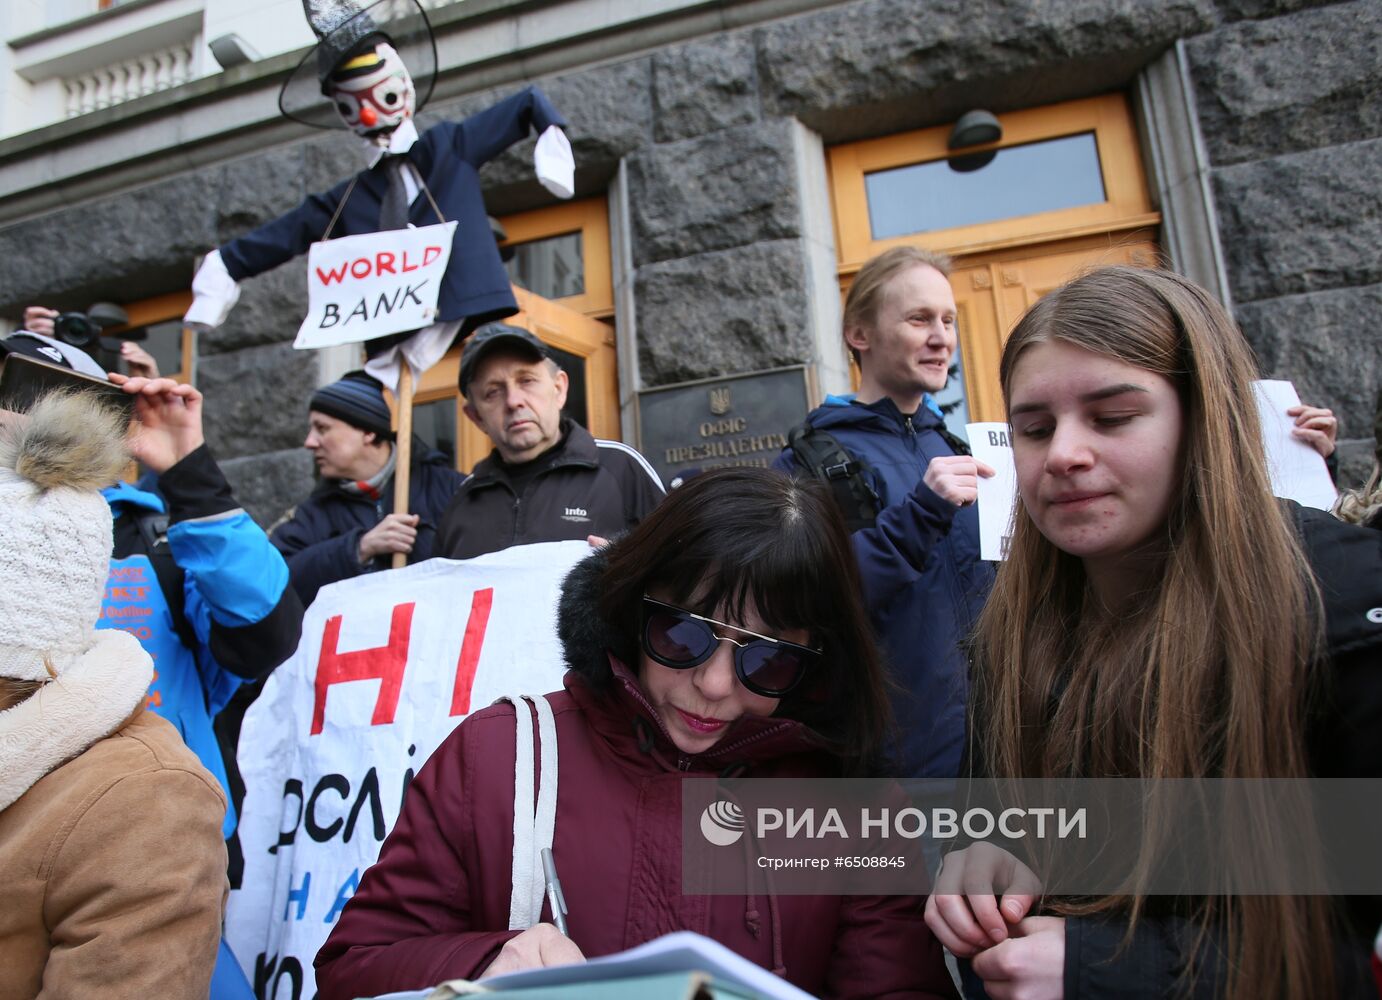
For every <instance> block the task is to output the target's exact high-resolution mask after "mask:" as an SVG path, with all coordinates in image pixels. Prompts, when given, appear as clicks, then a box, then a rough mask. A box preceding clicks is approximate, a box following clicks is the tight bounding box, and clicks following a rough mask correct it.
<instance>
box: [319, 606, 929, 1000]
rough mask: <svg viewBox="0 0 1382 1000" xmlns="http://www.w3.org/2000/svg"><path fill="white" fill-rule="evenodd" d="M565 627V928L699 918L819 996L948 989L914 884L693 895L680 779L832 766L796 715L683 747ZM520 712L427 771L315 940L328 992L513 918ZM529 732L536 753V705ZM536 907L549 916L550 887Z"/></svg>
mask: <svg viewBox="0 0 1382 1000" xmlns="http://www.w3.org/2000/svg"><path fill="white" fill-rule="evenodd" d="M564 611H565V609H564ZM563 639H565V640H566V643H567V650H566V652H567V659H568V661H570V662H571V663H572V665H573V666H574V667H577V668H578V669H573V670H572V671H571V672H569V673H568V674H567V675H566V681H565V686H566V690H565V691H564V692H558V693H556V694H553V695H550V696H549V700H550V702H551V704H552V709H553V713H554V715H555V717H556V730H557V748H558V767H559V774H560V780H559V783H558V786H557V818H556V830H555V836H554V841H553V856H554V860H555V862H556V866H557V870H558V871H559V873H560V875H561V881H562V887H563V890H564V894H565V897H566V903H567V906H568V908H569V911H570V912H569V915H568V918H567V919H568V924H569V927H570V936H571V938H572V940H573V941H574V942H575V943H576V945H577V946H578V947H579V948H580V949H581V951H582V952H583V953H584V954H585V955H586V956H587V957H591V958H593V957H595V956H598V955H607V954H610V953H613V952H617V951H622V950H624V949H627V948H631V947H633V946H634V945H638V944H641V943H643V942H645V941H649V940H652V939H653V938H656V937H659V936H661V935H663V934H668V933H671V932H673V931H679V930H691V931H695V932H697V933H699V934H703V935H705V936H706V937H709V938H712V939H714V940H716V941H718V942H720V943H721V944H723V945H725V946H726V947H728V948H730V949H732V950H733V951H735V952H737V953H739V954H740V955H743V956H744V957H746V958H748V959H750V960H752V961H754V962H756V963H758V964H759V965H761V966H763V967H764V968H767V969H785V978H787V979H788V980H790V981H791V982H792V983H795V984H796V985H797V986H799V987H801V988H802V989H804V990H806V991H807V992H809V993H813V994H816V995H819V996H825V997H859V998H865V997H868V998H877V997H954V996H955V992H954V989H953V986H952V984H951V980H950V977H949V974H948V973H947V971H946V969H945V965H944V960H943V957H942V952H941V948H940V945H939V944H938V943H937V942H936V940H935V939H934V938H933V937H932V936H931V933H930V931H929V930H928V929H927V927H926V925H925V924H924V923H923V922H922V907H923V904H924V900H923V899H921V898H919V897H916V896H852V897H842V896H780V897H776V898H774V899H772V900H769V899H767V898H765V897H763V896H759V897H757V898H756V899H755V898H753V897H745V896H686V895H683V894H682V892H681V882H682V879H681V853H682V852H681V788H680V785H681V782H682V781H685V780H706V779H713V778H714V776H715V775H717V774H719V773H721V772H723V771H724V770H725V769H726V768H728V767H731V766H735V765H737V768H736V770H737V771H738V773H740V774H742V775H743V776H745V777H809V776H828V775H832V774H834V773H836V772H837V770H838V766H837V764H836V763H835V762H834V760H833V758H831V757H830V756H829V755H827V754H826V753H825V751H824V750H823V743H822V741H821V740H820V739H819V737H817V736H816V735H815V734H814V733H812V732H811V731H810V730H809V729H807V728H806V727H805V726H803V725H802V724H801V723H799V722H795V721H791V720H787V719H779V718H771V717H769V718H749V717H746V718H743V719H740V720H739V721H738V722H737V723H735V724H734V726H733V727H732V728H731V729H730V730H729V731H728V732H726V734H725V736H724V737H723V738H722V739H721V740H720V741H719V742H718V743H717V744H716V746H715V747H712V748H711V750H709V751H708V752H706V753H704V754H700V755H696V756H686V755H684V754H682V753H681V752H680V751H679V750H677V748H676V747H675V746H674V745H673V744H672V743H671V741H670V739H669V737H668V735H667V732H666V729H665V728H664V727H663V726H662V724H661V722H660V721H659V720H658V718H657V715H656V713H655V712H654V711H653V709H652V708H651V707H650V706H649V705H648V703H647V701H646V699H645V698H644V696H643V693H642V690H641V688H640V687H639V685H638V682H637V681H636V680H635V679H634V678H633V676H632V675H631V674H630V673H629V672H628V671H627V670H626V669H625V668H624V667H623V666H622V664H620V663H619V662H618V661H617V660H615V659H614V657H613V656H611V655H609V654H608V653H606V652H605V651H604V649H594V648H591V649H585V650H576V651H573V650H572V648H571V639H570V637H568V636H565V635H564V636H563ZM611 672H612V676H611ZM601 675H603V676H601ZM524 711H525V712H527V711H528V709H527V707H526V706H525V707H524ZM514 725H515V716H514V707H513V706H512V705H510V704H500V705H496V706H492V707H490V708H488V709H485V710H484V711H482V712H477V713H476V714H474V715H472V716H471V717H469V718H468V719H466V720H465V721H464V722H462V723H461V724H460V726H458V727H457V728H456V730H455V732H453V733H452V734H451V736H450V737H449V738H448V739H447V740H446V742H444V743H443V744H442V745H441V746H440V747H439V748H438V749H437V752H436V753H434V754H433V755H432V757H431V759H430V760H428V762H427V764H426V765H425V766H424V767H423V768H422V770H421V771H420V772H419V773H418V775H417V777H416V778H415V779H414V781H413V783H412V785H411V786H410V787H409V790H408V794H407V797H406V801H405V802H404V805H403V810H402V812H401V814H400V815H399V818H398V823H397V824H396V825H395V827H394V829H393V832H392V833H391V834H390V835H389V837H388V839H387V840H385V842H384V846H383V849H382V851H381V853H380V856H379V860H378V862H377V863H375V864H374V865H373V866H372V867H371V868H369V869H368V870H367V871H366V872H365V874H364V877H363V878H362V879H361V881H360V887H359V890H358V891H357V892H356V893H355V896H354V898H352V899H351V900H350V902H349V903H347V904H346V906H345V908H344V910H343V911H342V913H341V915H340V918H339V921H338V922H337V924H336V927H335V928H334V929H333V930H332V932H331V936H330V938H328V940H327V942H326V944H325V945H324V946H323V947H322V950H321V951H320V952H319V953H318V955H317V960H316V969H317V988H318V991H319V995H320V997H321V1000H334V998H341V1000H349V998H354V997H362V996H375V995H378V994H381V993H389V992H392V991H396V990H404V989H421V988H425V987H429V986H433V985H436V984H437V983H439V982H442V981H443V980H447V979H464V978H474V977H476V976H478V975H479V974H480V973H481V972H483V971H484V970H485V968H486V967H487V966H488V965H489V964H490V963H491V962H492V961H493V960H494V958H495V956H496V955H497V954H498V953H499V949H500V948H501V947H502V946H503V945H504V943H505V942H506V941H508V940H509V939H510V938H512V937H514V936H515V935H517V934H518V933H519V932H518V931H510V930H506V929H505V928H507V927H508V922H509V896H510V879H511V877H512V859H513V797H514V755H515V751H514ZM533 740H534V745H535V747H537V748H539V749H538V754H539V755H540V746H541V741H540V738H539V736H538V733H537V725H536V723H534V724H533ZM543 913H544V919H549V920H550V916H549V915H548V912H547V910H546V904H544V911H543Z"/></svg>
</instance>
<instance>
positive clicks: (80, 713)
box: [0, 629, 154, 809]
mask: <svg viewBox="0 0 1382 1000" xmlns="http://www.w3.org/2000/svg"><path fill="white" fill-rule="evenodd" d="M153 674H154V664H153V660H152V659H150V658H149V654H148V653H146V652H145V651H144V648H143V647H142V646H140V645H139V640H138V639H136V638H135V637H134V636H132V635H130V634H129V633H127V632H121V631H119V630H117V629H108V630H101V631H98V632H97V633H96V637H95V639H94V641H93V642H92V644H91V646H90V647H89V648H88V649H87V650H86V652H84V653H82V654H81V655H79V656H78V657H76V658H75V659H74V660H73V661H72V662H71V663H70V664H69V665H68V666H67V668H66V669H65V670H64V671H63V672H62V674H61V676H59V677H58V678H57V679H56V680H53V681H50V682H49V683H47V684H45V685H44V686H43V687H41V688H39V689H38V690H37V691H35V692H34V693H33V694H32V695H30V696H29V697H28V698H26V699H25V700H24V701H21V702H20V703H19V704H17V705H14V706H12V707H11V708H8V709H6V710H5V711H3V712H0V809H6V808H8V807H9V806H10V805H11V803H13V802H14V801H15V800H16V799H18V798H19V797H20V796H21V795H23V794H24V793H25V792H27V791H28V790H29V789H30V788H32V787H33V785H34V784H35V783H37V782H38V781H39V779H41V778H43V777H44V776H45V775H47V774H48V773H49V772H50V771H53V770H56V769H57V768H58V767H60V766H62V765H63V764H65V763H66V762H67V761H69V760H71V759H72V758H73V757H76V756H78V755H79V754H81V753H83V752H84V751H85V750H86V749H87V748H88V747H90V746H91V745H92V744H93V743H95V742H96V741H98V740H101V739H104V738H105V737H107V736H109V735H110V734H111V733H113V732H115V731H116V730H117V729H119V728H120V727H121V725H123V724H124V722H125V721H126V720H127V719H129V717H130V716H131V715H132V714H134V712H135V711H136V710H137V709H138V708H139V707H140V704H141V703H142V702H143V700H144V695H145V694H146V693H147V692H148V690H149V684H150V682H151V681H152V680H153Z"/></svg>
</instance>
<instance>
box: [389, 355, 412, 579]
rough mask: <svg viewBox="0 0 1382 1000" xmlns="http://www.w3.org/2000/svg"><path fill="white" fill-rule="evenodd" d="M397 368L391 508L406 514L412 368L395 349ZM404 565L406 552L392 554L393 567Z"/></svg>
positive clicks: (409, 458)
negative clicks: (395, 432) (397, 357)
mask: <svg viewBox="0 0 1382 1000" xmlns="http://www.w3.org/2000/svg"><path fill="white" fill-rule="evenodd" d="M398 360H399V362H400V367H401V370H400V371H399V373H398V433H397V434H395V435H394V468H393V509H394V512H395V513H398V514H406V513H408V485H409V484H408V475H409V472H410V471H411V470H412V465H413V463H412V459H413V367H412V365H410V364H408V359H407V358H405V357H403V356H402V352H399V359H398ZM406 565H408V553H406V552H395V553H394V554H393V568H394V569H402V568H403V567H404V566H406Z"/></svg>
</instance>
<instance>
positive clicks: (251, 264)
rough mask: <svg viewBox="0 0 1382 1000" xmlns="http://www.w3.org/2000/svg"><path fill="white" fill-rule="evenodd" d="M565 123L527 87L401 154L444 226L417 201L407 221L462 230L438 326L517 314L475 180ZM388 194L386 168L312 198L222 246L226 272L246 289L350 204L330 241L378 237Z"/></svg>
mask: <svg viewBox="0 0 1382 1000" xmlns="http://www.w3.org/2000/svg"><path fill="white" fill-rule="evenodd" d="M565 124H566V120H565V119H564V118H562V116H561V114H560V113H559V112H558V111H557V109H556V108H554V107H553V106H552V103H551V102H550V101H548V100H547V97H546V96H545V95H544V94H543V93H542V91H540V90H538V89H537V88H536V87H527V88H525V89H523V90H521V91H519V92H518V93H516V94H514V95H513V96H511V97H508V98H505V99H504V100H502V101H500V102H499V103H498V104H495V105H494V106H493V107H490V108H486V109H485V110H484V111H481V112H480V113H479V114H475V115H471V116H470V117H469V118H467V119H465V120H464V121H461V122H440V123H438V124H436V125H433V126H432V127H431V128H429V129H427V130H426V131H425V132H423V133H422V135H421V136H419V137H418V140H417V142H415V143H414V144H413V146H412V148H411V149H409V150H408V152H407V153H405V154H403V155H405V156H406V157H407V158H408V160H409V161H410V162H411V163H412V165H413V166H414V167H415V168H416V169H417V172H418V174H419V175H420V176H421V177H422V179H423V181H424V182H425V183H426V185H427V190H428V191H430V192H431V194H432V201H435V202H436V205H437V207H438V208H439V209H440V210H441V214H442V215H443V216H445V218H444V219H438V218H437V215H436V213H435V212H434V211H433V210H432V201H429V200H428V198H427V196H426V195H425V194H421V193H419V194H418V196H417V197H416V198H414V199H413V201H412V204H411V205H410V207H409V210H408V221H409V222H411V223H413V224H415V225H418V226H431V225H435V224H437V223H439V222H456V223H459V224H458V225H457V227H456V235H455V236H454V237H453V239H452V244H451V259H450V260H449V261H448V262H447V265H446V277H445V278H444V280H443V282H442V287H441V294H440V297H439V299H438V302H437V307H438V312H439V315H438V317H437V318H438V320H439V321H442V322H446V321H450V320H458V319H466V318H468V321H467V326H468V328H469V327H473V326H475V325H478V324H479V323H480V322H483V321H485V320H487V319H499V318H502V317H504V316H510V315H512V314H514V313H516V312H518V304H517V302H516V301H515V300H514V296H513V291H512V289H511V288H510V286H509V276H508V274H507V273H506V272H505V270H504V264H503V262H502V261H501V260H500V259H499V249H498V247H497V245H496V244H495V242H494V237H493V235H492V234H491V233H490V226H489V218H488V216H487V215H486V214H485V202H484V198H483V197H482V195H481V191H480V173H479V171H480V167H481V166H483V165H484V164H485V163H486V162H487V161H489V160H492V159H493V158H494V157H496V156H498V155H499V154H500V153H502V152H503V151H504V150H505V149H507V148H508V147H509V146H512V145H513V144H514V143H516V142H518V141H519V140H521V139H524V138H526V137H527V136H528V135H529V134H530V133H531V132H532V131H536V132H538V133H539V134H541V133H542V132H545V131H546V130H547V128H548V126H550V125H565ZM388 186H389V184H388V177H387V173H386V168H385V167H384V161H383V160H381V161H380V162H379V163H376V164H375V165H374V166H373V167H371V168H369V169H368V170H362V171H360V172H359V173H358V174H356V175H355V176H354V177H352V178H347V179H346V180H344V181H342V182H341V183H339V184H337V185H336V186H335V187H333V188H332V189H331V190H330V191H327V192H326V193H324V194H312V195H308V196H307V199H306V200H305V201H303V203H302V204H301V205H299V206H298V207H297V208H295V209H293V210H292V211H290V212H288V213H286V214H285V215H281V216H279V217H278V218H277V219H274V220H273V221H271V222H268V223H265V224H264V225H262V226H260V227H259V228H258V229H256V230H254V231H253V232H250V233H246V234H245V235H244V236H241V237H238V238H237V239H233V240H231V241H230V242H229V243H227V244H225V245H224V246H222V247H221V258H222V260H224V261H225V265H226V270H227V271H229V272H230V276H231V277H232V278H234V279H235V280H236V281H243V280H244V279H245V278H247V277H250V276H252V275H256V274H260V273H261V272H263V271H267V270H269V269H270V268H273V267H277V266H278V265H279V264H282V263H284V262H285V261H288V260H291V259H292V258H294V257H296V256H297V255H298V254H300V253H303V252H305V251H306V250H307V248H308V247H310V246H311V245H312V244H313V243H315V242H317V241H318V240H321V239H324V238H325V237H326V230H327V227H328V226H329V225H330V224H331V217H332V215H333V214H334V213H335V212H336V210H337V206H339V205H340V204H341V200H342V199H345V205H344V207H342V208H341V214H340V217H339V218H338V219H337V220H336V225H335V228H333V229H332V231H331V235H332V236H333V237H336V236H355V235H358V234H361V233H373V232H377V231H378V229H379V209H380V206H381V205H382V204H383V201H384V195H385V193H386V192H387V190H388ZM347 195H348V197H347Z"/></svg>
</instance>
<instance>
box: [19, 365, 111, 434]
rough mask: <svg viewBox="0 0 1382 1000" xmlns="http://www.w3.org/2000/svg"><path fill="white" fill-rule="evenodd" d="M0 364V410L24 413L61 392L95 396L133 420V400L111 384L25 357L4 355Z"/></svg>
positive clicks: (92, 376) (91, 376) (101, 379)
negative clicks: (52, 394) (37, 403)
mask: <svg viewBox="0 0 1382 1000" xmlns="http://www.w3.org/2000/svg"><path fill="white" fill-rule="evenodd" d="M0 363H2V364H3V368H0V409H4V410H13V411H15V412H16V413H25V412H27V411H28V410H29V408H30V407H32V406H33V405H34V403H35V402H36V401H37V400H39V399H40V398H42V397H43V396H46V395H47V394H48V393H50V392H53V391H55V390H64V389H65V390H67V391H69V392H70V391H73V390H78V391H81V392H92V393H95V394H96V395H97V396H99V397H100V399H101V402H103V403H105V404H106V405H108V406H111V407H113V408H115V409H117V410H119V411H120V412H122V413H123V414H124V416H125V419H126V421H127V422H128V421H129V420H131V419H133V418H134V397H133V396H131V395H129V394H128V393H126V392H125V391H124V390H123V389H121V388H120V387H119V386H118V385H116V384H115V383H113V382H108V381H106V380H105V379H103V378H96V377H95V376H94V375H85V374H83V373H82V372H74V371H73V370H72V369H70V368H63V367H61V366H59V365H50V364H48V363H47V362H46V361H39V360H38V359H36V358H31V357H29V356H28V355H25V354H9V355H6V356H5V357H4V358H3V359H0Z"/></svg>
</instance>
